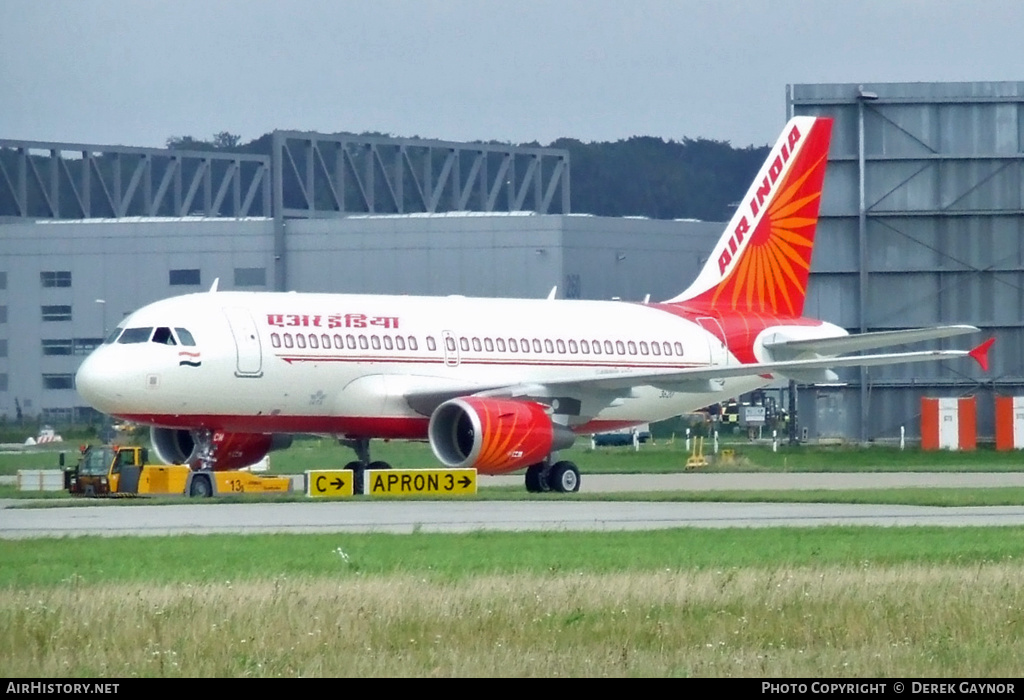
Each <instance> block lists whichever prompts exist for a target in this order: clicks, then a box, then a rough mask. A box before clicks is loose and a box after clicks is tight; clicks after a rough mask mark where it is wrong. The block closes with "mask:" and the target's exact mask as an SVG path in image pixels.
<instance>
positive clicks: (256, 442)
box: [149, 428, 292, 471]
mask: <svg viewBox="0 0 1024 700" xmlns="http://www.w3.org/2000/svg"><path fill="white" fill-rule="evenodd" d="M149 437H150V442H151V443H152V444H153V449H154V451H155V452H156V455H157V457H159V458H160V460H161V461H162V462H164V463H165V464H188V465H190V466H191V467H192V468H193V469H197V468H199V466H200V462H199V451H200V450H199V438H198V436H197V435H196V432H195V431H191V430H178V429H174V428H150V430H149ZM211 441H212V445H213V457H214V463H213V468H214V470H216V471H228V470H233V469H242V468H244V467H248V466H250V465H253V464H256V463H257V462H259V461H260V460H261V459H263V458H264V457H266V456H267V454H268V453H270V452H272V451H274V450H282V449H284V448H286V447H290V446H291V444H292V436H291V435H262V434H259V433H221V432H215V433H213V434H212V438H211Z"/></svg>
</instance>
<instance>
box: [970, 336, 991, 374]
mask: <svg viewBox="0 0 1024 700" xmlns="http://www.w3.org/2000/svg"><path fill="white" fill-rule="evenodd" d="M994 342H996V339H995V338H989V339H988V340H986V341H985V342H984V343H982V344H981V345H979V346H978V347H976V348H974V349H973V350H971V351H970V352H968V353H967V354H968V355H970V356H971V357H973V358H974V360H975V361H976V362H977V363H978V364H979V365H981V371H982V372H988V351H989V348H991V347H992V343H994Z"/></svg>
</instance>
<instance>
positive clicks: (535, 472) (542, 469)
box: [526, 462, 551, 493]
mask: <svg viewBox="0 0 1024 700" xmlns="http://www.w3.org/2000/svg"><path fill="white" fill-rule="evenodd" d="M547 471H548V465H546V464H544V463H543V462H540V463H538V464H531V465H530V466H529V467H527V469H526V490H527V491H529V492H530V493H544V492H545V491H550V490H551V487H550V486H548V474H547Z"/></svg>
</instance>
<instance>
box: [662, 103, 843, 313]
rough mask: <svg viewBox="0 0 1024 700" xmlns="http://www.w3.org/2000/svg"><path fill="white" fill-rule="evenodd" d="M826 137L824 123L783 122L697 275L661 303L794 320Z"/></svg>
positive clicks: (827, 123) (802, 292) (807, 265)
mask: <svg viewBox="0 0 1024 700" xmlns="http://www.w3.org/2000/svg"><path fill="white" fill-rule="evenodd" d="M831 135H832V120H831V119H828V118H814V117H794V118H793V119H791V120H790V122H789V123H788V124H787V125H786V128H785V130H784V131H783V132H782V136H781V137H779V140H778V142H777V143H776V144H775V147H774V148H773V149H772V151H771V153H770V154H769V155H768V159H767V160H766V161H765V163H764V165H763V166H761V170H760V172H759V173H758V175H757V179H755V180H754V183H753V184H752V185H751V187H750V190H749V191H748V192H747V195H746V197H745V198H744V199H743V200H742V202H741V203H740V206H739V207H738V208H737V210H736V214H735V215H734V216H733V219H732V221H730V222H729V226H728V227H726V229H725V233H724V234H723V235H722V238H721V239H719V241H718V244H717V245H716V246H715V250H714V253H713V254H712V256H711V257H710V258H709V259H708V262H707V264H706V265H705V266H704V269H703V270H701V273H700V275H698V276H697V279H696V280H695V281H694V283H693V284H692V285H690V287H689V288H688V289H687V290H686V291H685V292H683V293H682V294H680V295H679V296H677V297H675V298H673V299H670V300H669V303H674V302H682V301H687V302H696V303H700V304H702V305H705V306H707V307H710V308H715V309H723V310H725V309H728V310H735V311H753V312H760V313H772V314H777V315H791V316H799V315H801V313H802V312H803V308H804V298H805V296H806V294H807V276H808V273H809V272H810V269H811V251H812V248H813V246H814V232H815V228H816V226H817V224H818V207H819V206H820V204H821V188H822V184H823V182H824V180H825V165H826V162H827V160H828V147H829V141H830V139H831Z"/></svg>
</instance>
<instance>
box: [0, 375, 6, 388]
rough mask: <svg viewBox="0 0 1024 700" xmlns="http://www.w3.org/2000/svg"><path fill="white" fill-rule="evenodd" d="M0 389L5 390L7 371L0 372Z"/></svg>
mask: <svg viewBox="0 0 1024 700" xmlns="http://www.w3.org/2000/svg"><path fill="white" fill-rule="evenodd" d="M0 391H7V372H0Z"/></svg>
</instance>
